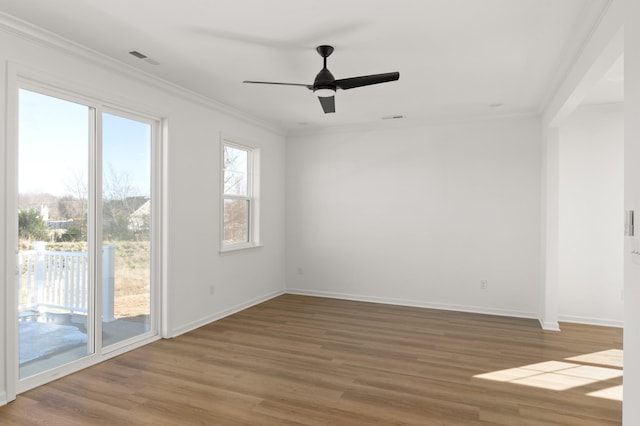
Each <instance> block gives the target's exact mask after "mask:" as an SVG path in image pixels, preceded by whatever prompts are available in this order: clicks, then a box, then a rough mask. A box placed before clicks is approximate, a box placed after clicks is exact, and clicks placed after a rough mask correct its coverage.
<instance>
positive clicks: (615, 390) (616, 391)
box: [587, 385, 622, 401]
mask: <svg viewBox="0 0 640 426" xmlns="http://www.w3.org/2000/svg"><path fill="white" fill-rule="evenodd" d="M587 395H589V396H593V397H596V398H605V399H613V400H615V401H622V385H620V386H614V387H612V388H606V389H602V390H599V391H595V392H589V393H588V394H587Z"/></svg>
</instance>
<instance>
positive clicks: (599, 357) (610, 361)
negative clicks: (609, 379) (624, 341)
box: [566, 349, 623, 368]
mask: <svg viewBox="0 0 640 426" xmlns="http://www.w3.org/2000/svg"><path fill="white" fill-rule="evenodd" d="M622 353H623V351H622V349H609V350H607V351H601V352H594V353H592V354H584V355H578V356H574V357H571V358H566V359H567V361H577V362H584V363H587V364H599V365H608V366H609V367H620V368H622Z"/></svg>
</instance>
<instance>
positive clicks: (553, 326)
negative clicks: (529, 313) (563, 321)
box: [538, 318, 560, 331]
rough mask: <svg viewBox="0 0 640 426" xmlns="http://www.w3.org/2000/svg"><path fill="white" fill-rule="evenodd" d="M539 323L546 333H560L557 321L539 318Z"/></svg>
mask: <svg viewBox="0 0 640 426" xmlns="http://www.w3.org/2000/svg"><path fill="white" fill-rule="evenodd" d="M538 322H539V323H540V327H541V328H542V329H543V330H545V331H560V324H559V323H558V322H557V321H544V320H543V319H542V318H538Z"/></svg>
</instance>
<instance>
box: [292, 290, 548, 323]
mask: <svg viewBox="0 0 640 426" xmlns="http://www.w3.org/2000/svg"><path fill="white" fill-rule="evenodd" d="M286 293H287V294H297V295H300V296H315V297H326V298H331V299H342V300H354V301H358V302H371V303H382V304H385V305H398V306H411V307H414V308H427V309H438V310H443V311H455V312H468V313H473V314H483V315H497V316H502V317H513V318H526V319H534V320H536V319H538V314H537V313H534V312H525V311H514V310H511V309H500V308H487V307H483V306H468V305H452V304H448V303H432V302H424V301H417V300H408V299H396V298H390V297H375V296H365V295H361V294H348V293H337V292H330V291H315V290H303V289H295V288H288V289H287V291H286Z"/></svg>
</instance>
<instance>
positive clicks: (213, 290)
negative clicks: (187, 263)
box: [209, 285, 216, 294]
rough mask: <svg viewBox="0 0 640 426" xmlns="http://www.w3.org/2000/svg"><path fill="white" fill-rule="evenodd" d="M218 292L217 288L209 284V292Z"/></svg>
mask: <svg viewBox="0 0 640 426" xmlns="http://www.w3.org/2000/svg"><path fill="white" fill-rule="evenodd" d="M215 292H216V288H215V287H214V286H212V285H210V286H209V294H213V293H215Z"/></svg>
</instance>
